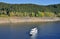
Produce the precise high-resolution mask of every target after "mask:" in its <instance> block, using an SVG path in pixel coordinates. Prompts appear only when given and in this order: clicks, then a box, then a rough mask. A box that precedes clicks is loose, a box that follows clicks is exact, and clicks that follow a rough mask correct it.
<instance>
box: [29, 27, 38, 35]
mask: <svg viewBox="0 0 60 39" xmlns="http://www.w3.org/2000/svg"><path fill="white" fill-rule="evenodd" d="M37 33H38V29H37V28H33V29H31V31H30V36H35V35H36V34H37Z"/></svg>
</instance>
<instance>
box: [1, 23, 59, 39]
mask: <svg viewBox="0 0 60 39" xmlns="http://www.w3.org/2000/svg"><path fill="white" fill-rule="evenodd" d="M33 26H35V27H37V28H38V34H37V36H34V37H31V36H30V35H29V33H30V30H31V29H32V28H33ZM0 39H60V22H49V23H48V22H46V23H18V24H0Z"/></svg>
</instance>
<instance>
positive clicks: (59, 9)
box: [0, 2, 60, 17]
mask: <svg viewBox="0 0 60 39" xmlns="http://www.w3.org/2000/svg"><path fill="white" fill-rule="evenodd" d="M0 16H19V17H56V16H57V17H60V4H55V5H48V6H43V5H36V4H7V3H2V2H1V3H0Z"/></svg>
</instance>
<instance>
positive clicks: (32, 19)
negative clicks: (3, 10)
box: [0, 17, 60, 24]
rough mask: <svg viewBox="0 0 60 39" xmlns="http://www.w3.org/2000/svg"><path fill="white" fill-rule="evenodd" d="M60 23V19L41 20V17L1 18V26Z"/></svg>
mask: <svg viewBox="0 0 60 39" xmlns="http://www.w3.org/2000/svg"><path fill="white" fill-rule="evenodd" d="M55 21H60V18H57V17H55V18H45V17H44V18H42V17H41V18H40V17H8V18H2V17H0V24H2V23H22V22H55Z"/></svg>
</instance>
